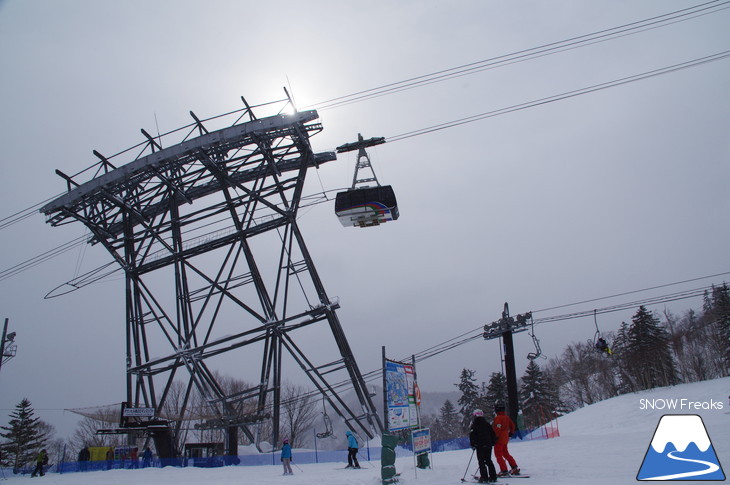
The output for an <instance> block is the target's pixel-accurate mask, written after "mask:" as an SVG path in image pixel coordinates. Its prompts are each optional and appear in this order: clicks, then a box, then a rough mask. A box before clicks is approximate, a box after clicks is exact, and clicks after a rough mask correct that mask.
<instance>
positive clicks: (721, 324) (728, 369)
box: [703, 283, 730, 377]
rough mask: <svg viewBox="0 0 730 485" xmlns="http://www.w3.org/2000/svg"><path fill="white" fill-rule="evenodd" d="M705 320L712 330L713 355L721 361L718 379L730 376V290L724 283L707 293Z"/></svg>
mask: <svg viewBox="0 0 730 485" xmlns="http://www.w3.org/2000/svg"><path fill="white" fill-rule="evenodd" d="M703 317H704V320H705V321H706V324H707V325H708V326H709V327H710V328H711V330H712V334H713V335H712V337H711V338H712V339H713V341H714V342H713V345H710V347H711V348H712V350H714V352H713V353H715V354H716V355H717V360H718V361H719V365H718V367H719V369H718V374H719V375H718V377H720V376H727V375H730V288H728V286H727V284H725V283H723V285H722V286H720V287H715V286H713V287H712V293H710V294H709V295H708V294H707V293H705V303H704V315H703Z"/></svg>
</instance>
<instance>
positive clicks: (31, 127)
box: [0, 0, 730, 434]
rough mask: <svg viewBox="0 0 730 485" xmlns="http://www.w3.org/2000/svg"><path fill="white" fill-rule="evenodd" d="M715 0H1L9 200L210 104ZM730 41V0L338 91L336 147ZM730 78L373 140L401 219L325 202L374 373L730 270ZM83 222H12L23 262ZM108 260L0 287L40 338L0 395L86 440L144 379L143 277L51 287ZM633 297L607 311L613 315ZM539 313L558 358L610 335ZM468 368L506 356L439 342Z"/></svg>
mask: <svg viewBox="0 0 730 485" xmlns="http://www.w3.org/2000/svg"><path fill="white" fill-rule="evenodd" d="M699 3H700V2H699V1H696V2H692V1H675V0H653V1H650V0H642V1H636V0H611V1H591V2H584V1H578V0H573V1H568V0H555V1H550V2H543V1H510V2H496V1H456V2H445V1H400V2H390V1H373V2H366V3H363V2H343V1H314V2H294V1H288V0H285V1H278V2H248V1H220V0H213V1H206V2H197V1H186V0H174V1H173V0H169V1H155V2H149V1H146V0H145V1H121V2H120V1H107V0H88V1H82V0H69V1H64V2H55V1H50V0H5V1H2V0H0V65H1V66H2V69H1V72H2V74H1V75H0V106H1V107H2V109H0V126H1V128H2V129H1V130H0V146H2V153H1V154H0V167H1V169H2V176H1V177H0V202H1V203H0V207H2V210H1V211H0V217H6V216H9V215H11V214H13V213H15V212H18V211H21V210H23V209H25V208H27V207H30V206H32V205H34V204H36V203H38V202H41V201H43V200H46V199H48V198H50V197H52V196H55V195H57V194H59V193H61V192H62V191H63V190H64V189H65V183H64V182H63V180H62V179H61V178H59V177H58V176H57V175H56V174H55V173H54V170H55V169H60V170H62V171H63V172H66V173H76V172H77V171H79V170H81V169H83V168H85V167H87V166H90V165H92V164H93V163H95V161H96V158H95V157H94V156H93V155H92V150H94V149H96V150H99V151H100V152H101V153H105V154H112V153H116V152H118V151H121V150H123V149H125V148H127V147H129V146H131V145H134V144H136V143H138V142H140V141H142V136H141V135H140V132H139V130H140V128H144V129H146V130H147V131H148V132H150V133H156V132H157V130H158V126H159V131H161V132H165V131H169V130H172V129H174V128H177V127H179V126H182V125H184V124H187V123H189V122H190V118H189V115H188V111H189V110H193V111H195V113H196V114H197V115H198V116H200V117H209V116H213V115H216V114H220V113H223V112H227V111H231V110H234V109H238V108H240V107H241V101H240V96H242V95H243V96H245V97H246V99H247V100H248V101H249V102H251V103H262V102H266V101H271V100H273V99H280V98H281V97H283V90H282V87H283V86H285V85H287V84H288V85H290V87H291V91H292V93H293V95H294V98H295V101H296V102H297V104H298V105H299V106H300V107H307V106H311V105H314V104H316V103H319V102H321V101H324V100H328V99H332V98H335V97H338V96H342V95H347V94H350V93H354V92H358V91H361V90H365V89H369V88H373V87H376V86H381V85H385V84H388V83H392V82H397V81H401V80H404V79H409V78H413V77H416V76H420V75H423V74H427V73H431V72H435V71H440V70H442V69H448V68H451V67H455V66H459V65H464V64H468V63H472V62H476V61H480V60H483V59H488V58H492V57H496V56H500V55H504V54H510V53H514V52H517V51H522V50H525V49H530V48H533V47H536V46H540V45H545V44H549V43H552V42H557V41H562V40H565V39H569V38H573V37H576V36H580V35H583V34H588V33H592V32H597V31H602V30H605V29H609V28H612V27H616V26H619V25H625V24H629V23H631V22H635V21H638V20H642V19H647V18H652V17H655V16H659V15H662V14H665V13H667V12H670V11H674V10H680V9H683V8H687V7H691V6H694V5H698V4H699ZM718 3H721V2H718ZM728 49H730V10H727V9H719V8H716V9H715V10H713V11H711V13H708V14H707V15H703V16H698V17H697V18H693V19H690V20H686V21H682V22H677V23H674V24H671V25H666V26H662V27H661V28H656V29H653V30H647V31H645V32H641V33H637V34H635V35H628V36H623V37H619V38H616V39H613V40H610V41H606V42H601V43H595V44H592V45H586V46H582V47H580V48H576V49H572V50H567V51H565V52H561V53H557V54H554V55H550V56H545V57H540V58H538V59H533V60H529V61H526V62H521V63H515V64H510V65H508V66H505V67H501V68H499V69H492V70H485V71H481V72H478V73H474V74H470V75H467V76H462V77H457V78H455V79H450V80H447V81H444V82H439V83H434V84H430V85H428V86H425V87H422V88H418V89H411V90H407V91H403V92H400V93H396V94H392V95H388V96H382V97H378V98H375V99H371V100H367V101H363V102H360V103H355V104H350V105H346V106H343V107H337V108H332V109H322V110H320V119H321V121H322V123H323V124H324V132H323V133H321V134H320V135H317V136H316V137H315V138H313V146H314V149H315V151H326V150H333V149H334V148H335V147H336V146H338V145H341V144H342V143H345V142H349V141H354V140H355V138H356V136H357V134H358V133H362V134H363V135H364V136H365V137H371V136H384V137H386V138H388V137H394V136H396V135H399V134H401V133H405V132H409V131H411V130H417V129H421V128H425V127H428V126H431V125H435V124H439V123H443V122H446V121H450V120H454V119H459V118H463V117H466V116H470V115H475V114H478V113H484V112H488V111H492V110H496V109H500V108H506V107H509V106H513V105H516V104H519V103H524V102H528V101H532V100H536V99H541V98H545V97H548V96H552V95H556V94H560V93H564V92H568V91H571V90H575V89H580V88H584V87H587V86H592V85H595V84H598V83H602V82H608V81H613V80H616V79H621V78H624V77H627V76H631V75H635V74H640V73H644V72H647V71H651V70H654V69H659V68H663V67H665V66H670V65H674V64H678V63H681V62H686V61H690V60H693V59H696V58H700V57H704V56H708V55H711V54H716V53H718V52H721V51H726V50H728ZM728 92H730V60H727V59H726V60H721V61H718V62H713V63H709V64H706V65H702V66H699V67H695V68H692V69H687V70H682V71H679V72H675V73H672V74H667V75H663V76H659V77H656V78H652V79H648V80H644V81H640V82H637V83H632V84H627V85H623V86H619V87H615V88H611V89H607V90H603V91H599V92H596V93H592V94H587V95H584V96H579V97H574V98H570V99H567V100H563V101H559V102H555V103H551V104H547V105H543V106H539V107H535V108H530V109H526V110H522V111H517V112H513V113H509V114H505V115H502V116H497V117H493V118H489V119H486V120H483V121H479V122H475V123H469V124H466V125H462V126H460V127H456V128H451V129H447V130H442V131H437V132H434V133H430V134H427V135H423V136H417V137H413V138H407V139H404V140H402V141H396V142H392V143H386V144H385V145H381V146H379V147H377V148H374V149H372V150H371V152H370V154H371V157H372V159H373V162H374V166H375V170H376V172H377V175H378V177H379V179H380V181H381V182H382V183H385V184H390V185H392V186H393V187H394V189H395V191H396V195H397V197H398V201H399V207H400V213H401V218H400V220H398V221H397V222H393V223H387V224H385V225H382V226H380V227H377V228H369V229H355V228H343V227H342V226H341V225H340V223H339V222H338V221H337V219H336V217H335V216H334V207H333V205H334V204H333V203H332V202H330V203H327V204H321V205H318V206H315V207H314V208H311V209H309V210H307V211H306V213H305V215H304V216H303V217H302V219H301V221H300V224H301V227H302V230H303V232H304V236H305V238H306V241H307V243H308V246H309V249H310V250H311V252H312V255H313V257H314V260H315V264H316V266H317V269H318V270H319V272H320V275H321V276H322V279H323V281H324V284H325V286H326V288H327V291H328V293H329V294H330V295H331V296H338V297H339V298H340V301H341V305H342V309H341V310H340V312H339V316H340V319H341V321H342V324H343V327H344V330H345V332H346V334H347V336H348V339H349V341H350V343H351V345H352V347H353V350H354V352H355V356H356V358H357V359H358V362H359V364H360V367H361V369H362V370H363V371H369V370H372V369H375V368H376V367H378V366H379V362H380V347H381V345H385V346H386V347H387V349H388V354H389V356H391V357H393V358H401V357H403V356H406V355H409V354H411V353H414V352H417V351H420V350H422V349H424V348H427V347H430V346H431V345H434V344H437V343H439V342H442V341H444V340H447V339H449V338H452V337H455V336H456V335H459V334H461V333H463V332H467V331H470V330H473V329H474V328H477V327H479V326H480V325H483V324H485V323H489V322H491V321H493V320H495V319H497V318H498V317H499V316H500V313H501V310H502V306H503V304H504V302H505V301H507V302H509V303H510V308H511V310H512V313H518V312H519V313H521V312H525V311H528V310H538V309H544V308H550V307H553V306H557V305H562V304H567V303H572V302H578V301H582V300H587V299H592V298H598V297H603V296H607V295H613V294H617V293H622V292H627V291H631V290H636V289H641V288H647V287H652V286H656V285H662V284H666V283H671V282H675V281H682V280H687V279H692V278H696V277H700V276H705V275H712V274H717V273H723V272H727V271H730V257H729V256H728V249H727V248H728V243H729V242H730V228H729V227H728V224H727V214H728V209H729V208H730V207H729V206H730V199H729V198H728V196H727V187H728V180H729V176H730V163H729V161H730V136H728V126H730V97H729V96H728ZM354 163H355V161H354V155H353V154H343V155H340V156H339V158H338V160H337V161H335V162H331V163H328V164H326V165H324V166H323V167H322V168H321V169H320V170H318V171H317V173H316V174H315V173H314V172H312V173H310V184H309V187H310V188H311V190H312V191H317V190H322V189H323V188H324V189H326V190H330V189H336V188H340V187H346V186H348V185H349V184H350V183H351V180H352V171H353V169H354ZM83 234H84V229H83V227H82V226H81V225H80V224H76V225H70V226H65V227H61V228H52V227H50V226H48V225H47V224H45V221H44V219H43V217H42V216H41V215H36V216H33V217H30V218H28V219H27V220H25V221H23V222H21V223H18V224H14V225H12V226H10V227H8V228H5V229H2V230H1V231H0V241H1V242H2V251H1V252H0V270H4V269H6V268H9V267H11V266H13V265H15V264H17V263H19V262H22V261H25V260H27V259H29V258H31V257H34V256H36V255H39V254H41V253H43V252H44V251H47V250H49V249H52V248H55V247H57V246H59V245H60V244H63V243H65V242H67V241H70V240H72V239H74V238H77V237H79V236H82V235H83ZM108 260H109V258H108V256H107V255H106V254H105V253H104V252H103V250H102V249H101V248H99V247H89V248H87V249H86V250H85V251H78V250H77V251H75V252H69V253H66V254H65V255H64V257H61V258H55V259H52V260H50V261H49V262H46V263H44V264H41V265H38V266H36V267H34V268H32V269H29V270H27V271H25V272H22V273H20V274H19V275H17V276H14V277H12V278H8V279H5V280H3V281H0V318H6V317H7V318H9V319H10V330H14V331H16V332H17V334H18V336H17V343H18V354H17V356H16V357H15V358H14V359H13V360H11V361H10V362H8V363H7V364H5V365H4V366H3V368H2V370H1V371H0V415H4V416H6V415H7V414H8V413H9V412H10V410H11V409H12V408H13V407H14V406H15V404H17V403H18V402H19V401H20V400H21V399H22V398H23V397H27V398H29V399H30V400H31V401H32V402H33V404H34V406H35V407H36V409H37V411H38V414H39V415H40V416H41V417H42V418H43V419H45V420H46V421H49V422H51V423H54V424H56V425H57V426H58V428H59V431H60V432H61V434H68V433H70V431H71V429H72V424H69V423H73V422H74V420H75V417H74V416H73V415H70V414H69V413H67V412H64V411H63V409H64V408H78V407H85V406H95V405H99V404H108V403H114V402H120V401H121V400H122V399H124V369H125V354H124V321H123V319H124V308H123V294H122V286H121V282H120V281H119V280H115V281H109V282H106V283H100V284H97V285H94V286H90V287H87V288H84V289H82V290H80V291H77V292H74V293H71V294H69V295H67V296H65V297H62V298H55V299H51V300H44V299H43V296H44V295H45V294H46V293H47V292H48V291H50V290H51V289H52V288H54V287H55V286H57V285H59V284H61V283H63V282H65V281H67V280H69V279H71V278H73V277H74V276H75V275H77V274H78V273H83V272H85V271H88V270H90V269H92V268H94V267H96V266H98V265H99V264H101V263H103V262H106V261H108ZM722 279H723V278H722V277H719V278H715V279H708V280H703V281H699V282H693V283H688V284H687V285H683V286H682V285H679V286H676V287H671V288H665V289H662V290H657V291H656V292H654V293H653V294H663V293H668V292H671V291H678V290H680V289H688V288H694V287H698V286H703V285H709V284H710V283H713V282H722ZM651 294H652V293H651V292H649V293H644V294H639V295H635V296H633V297H635V298H642V297H644V296H650V295H651ZM626 300H627V297H624V299H623V300H621V299H618V300H616V301H626ZM608 303H609V302H608V301H602V302H598V303H595V304H593V306H602V305H605V304H608ZM590 308H592V306H591V304H584V305H579V306H577V307H574V308H570V309H568V310H567V311H572V310H586V309H590ZM667 308H669V309H670V310H673V311H676V312H681V311H684V310H686V309H689V308H694V309H700V308H701V301H700V300H699V299H695V300H684V301H681V302H678V303H676V304H674V305H671V306H668V307H667ZM652 309H653V310H656V311H659V312H661V311H663V310H664V309H665V307H664V306H663V305H662V306H660V307H654V308H652ZM565 311H566V310H556V311H555V312H552V313H554V314H560V313H564V312H565ZM632 313H633V312H631V311H628V312H625V313H622V314H612V315H608V316H605V317H602V318H601V321H600V322H599V323H600V325H601V327H602V330H604V331H606V332H608V331H612V330H615V329H617V328H618V325H619V324H620V323H621V321H622V320H627V319H629V318H630V317H631V314H632ZM550 314H551V312H545V313H543V314H540V315H536V316H541V317H542V316H549V315H550ZM537 331H538V337H539V338H540V339H541V342H542V350H543V352H544V353H545V354H546V355H548V356H551V357H552V356H555V355H557V354H559V353H560V352H561V351H562V350H563V347H564V346H565V345H566V344H567V343H569V342H571V341H585V340H587V339H590V338H592V337H593V332H594V326H593V321H592V319H581V320H574V321H569V322H559V323H550V324H544V325H543V326H538V327H537ZM516 344H517V355H518V356H521V355H526V354H527V353H528V352H530V351H532V350H533V349H532V347H531V345H532V344H531V342H530V339H529V337H528V336H527V334H521V336H519V337H518V338H516ZM256 359H259V356H256ZM526 363H527V360H526V359H522V361H521V362H520V363H519V364H518V372H519V373H521V372H522V369H523V368H524V365H526ZM463 367H468V368H472V369H475V370H477V377H478V379H480V380H485V379H487V378H488V376H489V373H490V372H493V371H497V370H499V350H498V346H497V343H496V342H481V341H480V342H473V343H470V344H468V345H465V346H462V347H459V349H458V350H454V351H451V352H447V353H444V354H441V355H440V356H439V357H435V358H433V359H430V360H428V361H426V362H423V363H422V364H421V365H420V366H419V369H418V371H419V382H420V383H421V387H422V389H423V390H424V391H426V392H427V391H429V390H431V391H446V390H453V386H452V383H454V382H456V380H457V378H458V374H459V371H460V369H461V368H463ZM0 422H5V421H4V419H3V418H2V417H0Z"/></svg>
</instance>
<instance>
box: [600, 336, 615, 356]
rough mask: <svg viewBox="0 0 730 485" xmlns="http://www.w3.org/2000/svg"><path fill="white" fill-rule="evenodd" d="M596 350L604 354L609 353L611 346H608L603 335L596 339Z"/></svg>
mask: <svg viewBox="0 0 730 485" xmlns="http://www.w3.org/2000/svg"><path fill="white" fill-rule="evenodd" d="M596 350H598V351H599V352H605V353H606V355H611V353H612V352H611V348H610V347H609V346H608V343H607V342H606V339H604V338H603V337H599V338H598V341H596Z"/></svg>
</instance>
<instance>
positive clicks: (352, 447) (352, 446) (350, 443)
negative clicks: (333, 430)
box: [345, 430, 360, 468]
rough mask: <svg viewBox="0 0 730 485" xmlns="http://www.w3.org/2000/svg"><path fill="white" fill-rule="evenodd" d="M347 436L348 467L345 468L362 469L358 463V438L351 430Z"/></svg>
mask: <svg viewBox="0 0 730 485" xmlns="http://www.w3.org/2000/svg"><path fill="white" fill-rule="evenodd" d="M345 436H347V466H346V467H345V468H360V463H358V462H357V450H358V444H357V438H355V435H353V434H352V431H350V430H347V432H346V433H345Z"/></svg>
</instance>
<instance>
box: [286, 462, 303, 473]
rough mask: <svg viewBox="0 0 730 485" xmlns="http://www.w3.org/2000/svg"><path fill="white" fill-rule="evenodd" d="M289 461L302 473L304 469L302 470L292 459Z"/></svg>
mask: <svg viewBox="0 0 730 485" xmlns="http://www.w3.org/2000/svg"><path fill="white" fill-rule="evenodd" d="M289 463H291V464H292V465H294V466H295V467H297V470H299V471H300V472H302V473H304V470H302V469H301V468H299V465H297V464H296V463H294V462H293V461H290V462H289Z"/></svg>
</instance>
